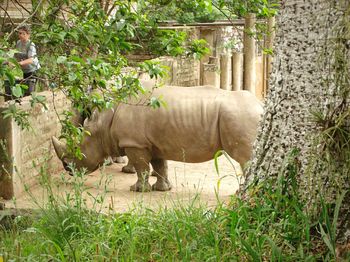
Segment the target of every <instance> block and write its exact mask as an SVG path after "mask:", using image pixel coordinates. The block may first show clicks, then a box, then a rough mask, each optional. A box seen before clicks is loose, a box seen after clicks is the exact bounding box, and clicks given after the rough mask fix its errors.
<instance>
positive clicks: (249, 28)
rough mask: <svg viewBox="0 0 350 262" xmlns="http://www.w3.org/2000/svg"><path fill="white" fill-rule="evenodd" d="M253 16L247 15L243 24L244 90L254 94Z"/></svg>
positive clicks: (254, 19)
mask: <svg viewBox="0 0 350 262" xmlns="http://www.w3.org/2000/svg"><path fill="white" fill-rule="evenodd" d="M255 21H256V18H255V14H248V15H247V16H246V17H245V24H244V40H243V52H244V69H243V73H244V78H243V83H244V89H245V90H248V91H250V92H251V93H253V94H255V39H254V35H252V33H254V32H255Z"/></svg>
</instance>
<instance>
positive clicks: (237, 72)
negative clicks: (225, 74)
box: [232, 52, 243, 91]
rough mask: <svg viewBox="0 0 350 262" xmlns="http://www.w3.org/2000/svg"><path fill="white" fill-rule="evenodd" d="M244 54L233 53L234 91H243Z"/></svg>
mask: <svg viewBox="0 0 350 262" xmlns="http://www.w3.org/2000/svg"><path fill="white" fill-rule="evenodd" d="M242 63H243V54H242V53H241V52H233V53H232V90H233V91H238V90H242V78H243V68H242Z"/></svg>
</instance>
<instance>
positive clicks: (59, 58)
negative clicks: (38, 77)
mask: <svg viewBox="0 0 350 262" xmlns="http://www.w3.org/2000/svg"><path fill="white" fill-rule="evenodd" d="M66 61H67V57H66V56H59V57H57V59H56V63H57V64H63V63H65V62H66Z"/></svg>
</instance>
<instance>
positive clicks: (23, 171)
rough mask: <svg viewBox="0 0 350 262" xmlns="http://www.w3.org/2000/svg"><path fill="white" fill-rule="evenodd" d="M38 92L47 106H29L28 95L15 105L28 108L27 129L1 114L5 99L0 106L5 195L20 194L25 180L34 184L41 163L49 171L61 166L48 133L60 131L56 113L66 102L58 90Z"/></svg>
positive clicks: (0, 183) (0, 186) (1, 191)
mask: <svg viewBox="0 0 350 262" xmlns="http://www.w3.org/2000/svg"><path fill="white" fill-rule="evenodd" d="M41 95H43V96H45V97H46V98H47V110H46V109H45V108H44V107H43V106H42V105H35V106H34V107H33V108H31V107H30V98H24V99H23V102H22V104H21V105H18V104H17V105H16V106H17V107H18V108H20V109H22V110H24V111H25V112H28V114H29V121H30V124H31V127H32V128H30V129H29V130H21V128H20V127H19V126H18V125H17V124H16V123H15V121H14V120H13V119H4V118H3V115H2V112H3V111H4V110H7V109H8V104H7V103H4V104H2V106H1V107H0V126H1V129H0V140H1V141H5V144H6V148H3V147H2V150H0V158H1V159H0V160H1V161H0V163H1V167H0V197H2V198H4V199H10V198H12V197H13V196H18V195H20V194H21V193H22V192H23V190H24V184H25V185H27V186H29V187H32V186H34V185H36V184H37V178H38V175H39V173H40V170H41V168H42V167H46V168H47V170H46V171H47V172H48V173H50V174H51V175H52V174H56V173H58V172H59V171H61V170H62V165H61V163H60V162H59V160H58V159H57V157H56V156H55V153H54V150H53V147H52V143H51V137H52V136H53V135H58V134H59V130H60V124H59V120H58V115H59V114H61V113H62V112H63V110H65V109H67V108H68V107H69V103H68V102H67V100H66V99H65V96H64V95H63V94H61V93H56V94H55V96H53V94H52V93H51V92H50V91H46V92H43V93H41ZM56 110H57V111H56ZM4 149H5V150H4Z"/></svg>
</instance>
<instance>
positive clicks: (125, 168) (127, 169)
mask: <svg viewBox="0 0 350 262" xmlns="http://www.w3.org/2000/svg"><path fill="white" fill-rule="evenodd" d="M122 172H123V173H128V174H134V173H136V170H135V167H133V166H123V168H122Z"/></svg>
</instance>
